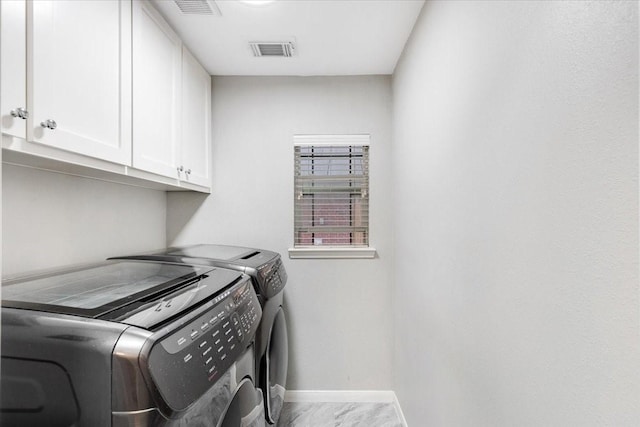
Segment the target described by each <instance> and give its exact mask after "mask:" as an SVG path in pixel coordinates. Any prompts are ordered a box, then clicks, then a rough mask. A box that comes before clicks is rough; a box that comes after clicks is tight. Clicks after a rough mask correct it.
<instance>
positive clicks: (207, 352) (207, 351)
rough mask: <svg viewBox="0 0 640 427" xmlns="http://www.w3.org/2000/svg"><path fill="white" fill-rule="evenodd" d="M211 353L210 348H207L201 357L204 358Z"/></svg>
mask: <svg viewBox="0 0 640 427" xmlns="http://www.w3.org/2000/svg"><path fill="white" fill-rule="evenodd" d="M210 351H211V347H209V348H208V349H206V350H205V351H204V353H202V355H203V356H206V355H207V354H209V352H210Z"/></svg>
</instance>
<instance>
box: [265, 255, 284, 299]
mask: <svg viewBox="0 0 640 427" xmlns="http://www.w3.org/2000/svg"><path fill="white" fill-rule="evenodd" d="M258 276H259V278H260V279H261V280H260V281H261V282H262V283H261V290H262V292H264V295H265V296H266V297H267V298H271V297H273V296H274V295H276V294H277V293H278V292H280V291H282V289H283V288H284V285H285V284H286V283H287V272H286V271H285V269H284V264H282V260H281V259H280V258H279V257H278V258H277V259H276V260H274V261H272V262H269V263H267V264H263V265H261V266H260V267H258Z"/></svg>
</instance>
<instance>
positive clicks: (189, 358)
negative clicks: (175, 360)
mask: <svg viewBox="0 0 640 427" xmlns="http://www.w3.org/2000/svg"><path fill="white" fill-rule="evenodd" d="M191 359H193V356H192V355H191V353H189V354H187V355H186V356H185V357H184V363H187V362H188V361H189V360H191Z"/></svg>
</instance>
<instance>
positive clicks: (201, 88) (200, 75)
mask: <svg viewBox="0 0 640 427" xmlns="http://www.w3.org/2000/svg"><path fill="white" fill-rule="evenodd" d="M181 139H182V140H181V146H180V148H181V156H180V157H181V163H180V166H182V168H183V172H184V174H183V176H182V179H183V180H185V181H188V182H191V183H193V184H198V185H203V186H206V187H210V186H211V171H210V163H211V162H210V155H211V151H210V150H211V148H210V147H211V76H210V75H209V73H207V72H206V71H205V69H204V68H202V66H201V65H200V63H199V62H198V61H197V60H196V59H195V58H194V57H193V56H192V55H191V53H190V52H189V51H188V50H187V49H186V48H183V50H182V138H181Z"/></svg>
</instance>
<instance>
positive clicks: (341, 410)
mask: <svg viewBox="0 0 640 427" xmlns="http://www.w3.org/2000/svg"><path fill="white" fill-rule="evenodd" d="M360 426H362V427H402V422H401V421H400V417H399V416H398V413H397V411H396V407H395V405H394V404H393V403H333V402H331V403H329V402H285V404H284V407H283V408H282V413H281V415H280V420H279V421H278V427H360Z"/></svg>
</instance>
